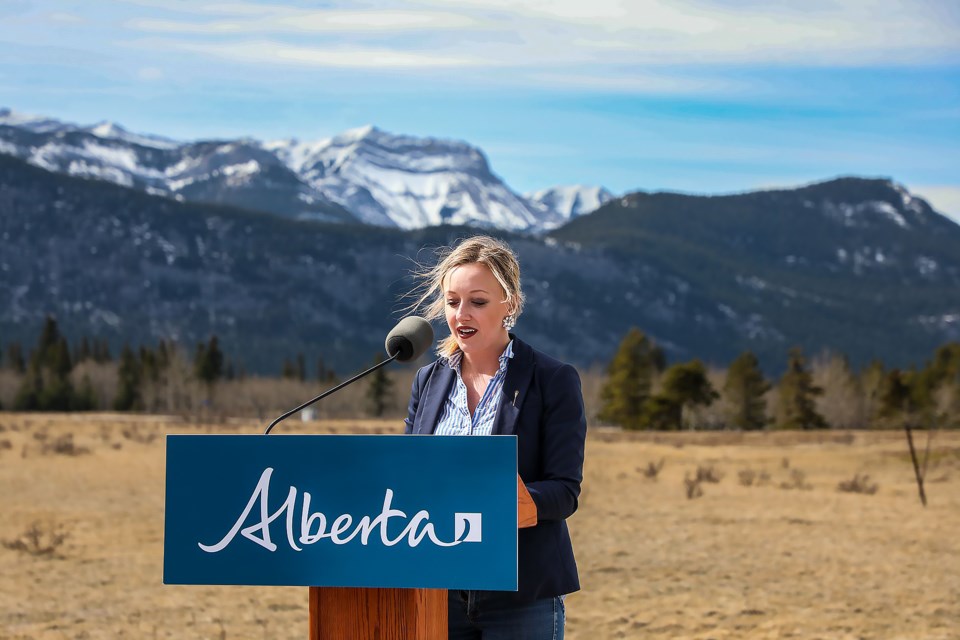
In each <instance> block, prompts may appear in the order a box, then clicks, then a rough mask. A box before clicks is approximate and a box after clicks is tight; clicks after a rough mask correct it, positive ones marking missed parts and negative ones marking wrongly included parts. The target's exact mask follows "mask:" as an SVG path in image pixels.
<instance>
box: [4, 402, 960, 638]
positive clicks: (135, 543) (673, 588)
mask: <svg viewBox="0 0 960 640" xmlns="http://www.w3.org/2000/svg"><path fill="white" fill-rule="evenodd" d="M284 426H285V428H286V431H288V432H289V431H291V430H296V431H299V432H324V433H330V432H338V433H372V432H388V431H396V430H398V429H399V421H393V422H370V421H366V422H358V421H337V422H328V423H325V424H324V425H320V424H318V423H317V424H307V425H303V424H300V423H298V424H296V425H295V426H294V427H289V426H287V425H284ZM261 429H262V425H258V424H255V423H253V422H236V423H228V424H218V425H203V424H191V423H185V422H180V421H175V420H172V419H171V420H167V419H162V418H156V417H130V416H124V415H110V414H106V415H97V416H72V415H27V414H2V413H0V541H2V542H3V545H2V546H0V637H2V638H36V639H41V638H42V639H53V638H144V639H148V640H149V639H152V638H214V639H230V640H233V639H240V638H251V639H257V640H259V639H262V638H304V637H306V621H307V594H306V589H304V588H255V587H176V586H163V585H162V584H161V579H162V575H161V574H162V550H163V547H162V545H163V540H162V537H163V491H164V446H163V437H162V436H163V435H164V434H165V433H205V432H210V431H213V432H223V433H257V432H259V431H260V430H261ZM925 441H926V436H925V435H924V434H920V435H918V444H919V446H920V447H921V449H922V447H923V445H924V444H925ZM587 446H588V449H587V468H586V479H585V483H584V495H583V499H582V502H581V508H580V510H579V511H578V513H577V514H576V515H575V516H574V517H573V518H572V519H571V521H570V525H571V529H572V531H573V535H574V543H575V549H576V553H577V558H578V562H579V564H580V569H581V579H582V582H583V591H581V592H580V593H577V594H575V595H572V596H571V597H570V598H568V599H567V611H568V635H567V637H568V638H573V639H574V640H592V639H604V638H717V639H720V638H738V639H739V638H804V639H806V638H823V639H834V638H838V639H847V638H849V639H859V638H871V639H874V638H876V639H879V638H915V639H919V640H936V639H948V638H960V535H958V532H960V433H957V432H953V433H950V432H940V433H938V434H936V437H935V438H934V441H933V446H932V448H931V455H930V462H929V469H928V473H927V478H928V486H927V491H928V496H929V500H930V505H929V507H927V508H926V509H924V508H923V507H921V505H920V503H919V500H918V497H917V491H916V486H915V483H914V480H913V470H912V467H911V465H910V461H909V458H908V456H907V454H906V444H905V441H904V436H903V434H902V433H897V432H878V433H863V432H858V433H849V432H823V433H792V432H774V433H766V434H737V433H729V434H727V433H690V434H685V433H677V434H654V433H640V434H631V433H620V432H616V431H605V430H604V431H596V430H595V431H593V432H591V434H590V437H589V440H588V443H587ZM660 461H662V462H663V464H662V467H661V468H660V470H659V471H658V472H657V471H656V469H649V467H650V466H651V465H653V466H654V467H656V466H657V464H658V463H660ZM698 468H699V470H700V476H701V477H703V478H704V479H703V480H702V481H701V482H700V483H699V484H697V483H694V482H693V479H694V478H695V477H696V476H697V472H698ZM858 473H859V474H867V475H868V476H869V478H868V479H867V480H866V481H864V482H860V487H861V488H862V489H866V490H869V489H870V488H871V485H874V484H875V485H876V492H875V493H873V494H870V493H862V492H861V493H858V492H843V491H839V490H838V489H837V486H838V484H839V483H841V482H849V481H852V480H853V479H854V476H855V474H858ZM685 478H689V479H690V480H691V484H690V486H689V487H688V485H687V484H685ZM711 480H718V481H717V482H712V481H711ZM861 480H863V478H862V476H861ZM748 481H749V484H747V483H748ZM695 484H696V486H693V485H695ZM688 490H689V491H690V492H693V493H696V492H697V490H699V491H701V492H702V495H700V496H699V497H692V498H688V497H687V496H688ZM31 530H32V532H33V533H32V534H31V533H30V532H31ZM64 536H65V537H64Z"/></svg>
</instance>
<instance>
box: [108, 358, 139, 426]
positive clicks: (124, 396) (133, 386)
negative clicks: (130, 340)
mask: <svg viewBox="0 0 960 640" xmlns="http://www.w3.org/2000/svg"><path fill="white" fill-rule="evenodd" d="M140 382H141V378H140V362H139V361H138V359H137V356H136V355H134V353H133V349H131V348H130V347H129V345H123V349H121V350H120V365H119V366H118V367H117V397H116V398H115V399H114V402H113V408H114V409H116V410H117V411H133V410H136V409H140V408H142V406H143V401H142V398H141V395H140Z"/></svg>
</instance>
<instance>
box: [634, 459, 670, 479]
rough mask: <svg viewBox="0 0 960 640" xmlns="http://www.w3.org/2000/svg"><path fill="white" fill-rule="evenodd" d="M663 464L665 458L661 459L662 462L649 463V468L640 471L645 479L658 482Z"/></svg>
mask: <svg viewBox="0 0 960 640" xmlns="http://www.w3.org/2000/svg"><path fill="white" fill-rule="evenodd" d="M663 462H664V460H663V458H660V462H656V463H655V462H648V463H647V467H646V468H645V469H641V470H640V471H641V472H642V473H643V477H645V478H647V479H649V480H656V479H657V475H658V474H659V473H660V470H661V469H663Z"/></svg>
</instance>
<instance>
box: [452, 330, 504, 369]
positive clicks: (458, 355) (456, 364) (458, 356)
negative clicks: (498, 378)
mask: <svg viewBox="0 0 960 640" xmlns="http://www.w3.org/2000/svg"><path fill="white" fill-rule="evenodd" d="M512 357H513V339H512V338H511V339H510V342H508V343H507V348H506V349H504V350H503V353H501V354H500V371H504V370H506V368H507V364H508V363H509V362H510V358H512ZM461 360H463V351H460V349H457V350H456V351H454V352H453V354H452V355H450V356H449V357H448V358H447V366H448V367H450V368H451V369H454V370H455V371H457V373H459V372H460V361H461Z"/></svg>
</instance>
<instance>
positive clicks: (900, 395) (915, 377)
mask: <svg viewBox="0 0 960 640" xmlns="http://www.w3.org/2000/svg"><path fill="white" fill-rule="evenodd" d="M879 396H880V397H879V407H878V415H879V417H880V418H886V419H888V421H889V422H890V424H896V421H897V420H898V419H899V420H907V421H910V422H911V423H914V424H916V423H918V422H920V420H921V418H926V419H930V418H931V417H932V409H933V399H932V396H931V392H930V388H929V385H928V381H927V379H926V376H924V375H922V374H920V373H917V372H916V371H912V370H911V371H900V370H899V369H891V370H890V372H888V373H887V375H886V376H884V379H883V383H882V384H881V385H880V394H879Z"/></svg>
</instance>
